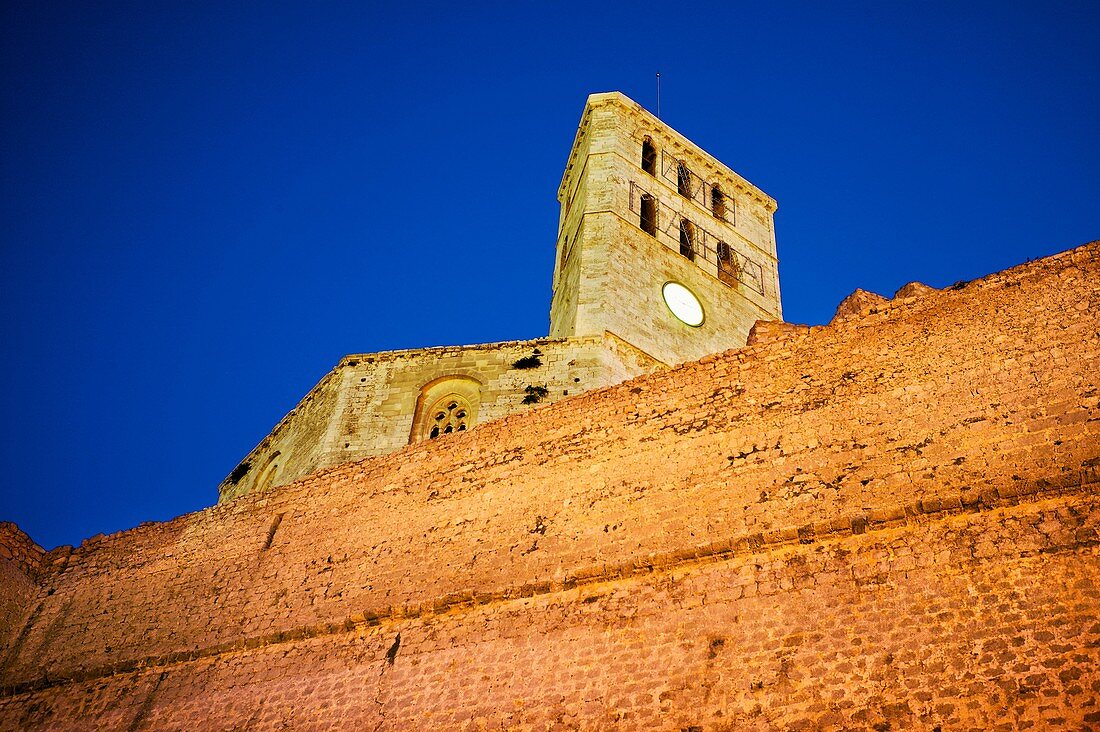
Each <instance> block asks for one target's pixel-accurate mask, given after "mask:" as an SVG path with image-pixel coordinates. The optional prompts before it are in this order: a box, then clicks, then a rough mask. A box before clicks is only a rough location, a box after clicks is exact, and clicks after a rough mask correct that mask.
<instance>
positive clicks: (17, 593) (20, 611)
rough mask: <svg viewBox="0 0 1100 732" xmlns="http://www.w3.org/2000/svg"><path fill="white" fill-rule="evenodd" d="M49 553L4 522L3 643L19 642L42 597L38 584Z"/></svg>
mask: <svg viewBox="0 0 1100 732" xmlns="http://www.w3.org/2000/svg"><path fill="white" fill-rule="evenodd" d="M44 557H45V552H44V551H43V550H42V547H40V546H38V545H37V544H35V543H34V542H33V541H31V538H30V537H29V536H27V535H26V534H25V533H23V531H22V530H21V529H20V528H19V527H18V526H16V525H15V524H13V523H11V522H9V521H0V643H2V644H4V646H8V645H10V644H11V643H13V642H14V641H15V637H14V633H15V632H17V630H18V629H19V628H22V627H23V625H24V622H25V621H26V619H27V616H28V615H29V614H30V612H31V605H32V603H33V601H34V598H35V596H37V594H38V585H37V583H36V582H35V580H36V578H37V577H38V573H39V570H40V569H41V568H42V563H43V558H44Z"/></svg>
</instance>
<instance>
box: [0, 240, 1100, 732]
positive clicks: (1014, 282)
mask: <svg viewBox="0 0 1100 732" xmlns="http://www.w3.org/2000/svg"><path fill="white" fill-rule="evenodd" d="M857 300H858V302H855V301H853V302H850V303H849V306H848V307H846V308H845V309H844V311H843V312H842V313H840V314H838V317H837V318H836V319H835V320H834V322H833V323H831V324H830V325H828V326H824V327H812V328H807V327H796V326H786V325H776V324H768V323H760V324H758V325H757V327H756V329H755V330H754V335H753V336H752V337H750V338H749V342H750V345H749V346H747V347H745V348H741V349H737V350H731V351H726V352H724V353H721V354H717V355H713V356H708V357H705V358H703V359H702V360H700V361H695V362H691V363H687V364H684V365H682V366H679V367H676V368H673V369H670V370H666V371H662V372H660V373H654V374H649V375H644V376H640V377H638V378H635V379H633V380H630V381H626V382H625V383H622V384H619V385H616V386H611V387H607V388H602V389H596V390H594V391H590V392H587V393H584V394H581V395H579V396H569V397H568V398H564V399H562V400H561V401H558V402H557V403H554V404H548V405H545V406H542V405H539V406H535V407H534V408H533V409H531V410H529V411H526V412H523V413H517V414H512V415H509V416H506V417H504V418H503V419H499V420H496V421H493V422H488V423H484V424H479V425H478V426H476V427H475V428H474V429H472V430H470V431H468V432H464V433H461V434H454V435H447V436H446V437H445V438H441V439H437V440H432V441H429V442H422V443H418V444H414V445H409V446H406V447H404V448H401V449H400V450H398V451H396V452H394V453H391V454H386V455H380V456H376V457H371V458H367V459H363V460H360V461H358V462H352V463H348V464H344V465H340V466H336V467H332V468H327V469H323V470H320V471H318V472H315V473H313V474H311V475H308V476H306V477H304V478H302V479H300V480H298V481H296V482H294V483H291V484H288V485H284V486H280V487H274V488H269V489H264V490H257V491H254V492H252V493H249V494H248V495H244V496H241V497H240V498H237V499H235V500H232V501H227V502H224V503H222V504H219V505H218V506H216V507H213V508H210V509H207V510H204V511H200V512H198V513H194V514H189V515H185V516H181V517H179V518H177V519H175V520H173V521H169V522H166V523H158V524H145V525H142V526H140V527H138V528H136V529H133V530H130V531H126V532H122V533H119V534H114V535H111V536H99V537H94V538H92V539H89V540H88V541H86V542H85V543H84V544H83V545H81V546H80V547H77V548H75V549H72V548H68V547H64V548H59V549H56V550H54V551H52V552H49V553H45V554H43V553H41V551H40V550H38V549H37V547H34V545H33V543H31V542H30V540H29V539H27V538H26V537H25V536H24V535H22V533H21V532H18V530H17V529H15V528H14V527H11V526H10V525H5V526H3V527H0V529H2V531H0V560H2V561H0V566H2V568H3V571H2V572H0V584H2V587H0V603H2V608H0V609H2V611H3V614H2V615H0V618H2V621H3V623H4V627H3V628H2V632H0V639H2V640H3V642H4V648H3V655H2V656H0V658H2V660H0V664H2V666H0V669H2V670H0V684H2V690H0V728H2V729H29V730H65V729H119V730H145V729H166V730H196V729H199V730H201V729H215V730H222V729H226V730H228V729H249V730H275V729H304V730H311V729H333V728H341V729H372V730H423V729H442V730H452V729H453V730H481V729H486V730H487V729H511V730H558V729H563V730H564V729H623V730H680V731H683V730H692V731H698V732H703V731H707V732H710V731H719V730H745V729H748V730H819V729H835V730H841V729H844V730H847V729H860V730H863V729H866V730H877V731H879V732H881V731H883V730H898V729H919V730H937V729H938V730H944V731H946V730H1002V729H1003V730H1015V729H1093V728H1100V669H1098V664H1097V659H1098V658H1100V564H1098V562H1097V559H1098V557H1097V553H1098V551H1100V549H1098V547H1100V541H1098V540H1100V534H1098V531H1100V492H1098V490H1097V487H1098V485H1100V386H1098V384H1097V381H1098V376H1097V371H1098V366H1100V315H1098V314H1100V243H1092V244H1088V245H1085V246H1082V247H1079V248H1077V249H1074V250H1071V251H1068V252H1065V253H1063V254H1060V255H1056V256H1054V257H1050V258H1047V259H1043V260H1039V261H1036V262H1031V263H1028V264H1026V265H1022V266H1020V267H1016V268H1014V269H1010V270H1007V271H1005V272H1001V273H998V274H994V275H991V276H988V277H986V278H983V279H981V280H977V281H973V282H970V283H959V284H957V285H955V286H952V287H951V288H947V289H945V290H942V291H934V290H930V289H928V288H923V287H916V286H913V287H907V288H903V291H902V292H899V294H898V295H897V296H896V297H895V298H894V299H892V300H879V299H876V298H857Z"/></svg>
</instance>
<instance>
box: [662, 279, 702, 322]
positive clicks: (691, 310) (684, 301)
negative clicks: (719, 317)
mask: <svg viewBox="0 0 1100 732" xmlns="http://www.w3.org/2000/svg"><path fill="white" fill-rule="evenodd" d="M661 295H662V296H664V298H665V305H668V309H669V310H671V311H672V314H673V315H675V316H676V319H677V320H679V321H680V322H681V323H684V324H685V325H690V326H692V327H693V328H698V327H699V326H700V325H702V324H703V306H702V304H701V303H700V302H699V298H697V297H695V293H694V292H692V291H691V290H689V289H688V288H686V287H684V286H683V285H681V284H680V283H679V282H666V283H665V285H664V287H662V288H661Z"/></svg>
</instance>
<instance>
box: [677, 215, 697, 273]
mask: <svg viewBox="0 0 1100 732" xmlns="http://www.w3.org/2000/svg"><path fill="white" fill-rule="evenodd" d="M680 254H682V255H683V256H685V257H687V258H688V259H690V260H691V261H693V262H694V261H695V227H694V226H692V225H691V222H690V221H688V220H687V219H680Z"/></svg>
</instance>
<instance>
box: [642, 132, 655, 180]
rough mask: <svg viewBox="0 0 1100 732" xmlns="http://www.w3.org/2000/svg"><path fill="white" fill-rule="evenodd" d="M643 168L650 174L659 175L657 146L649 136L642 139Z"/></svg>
mask: <svg viewBox="0 0 1100 732" xmlns="http://www.w3.org/2000/svg"><path fill="white" fill-rule="evenodd" d="M642 170H644V171H645V172H647V173H649V174H650V175H657V148H655V147H654V146H653V140H651V139H650V138H648V137H647V138H645V140H643V141H642Z"/></svg>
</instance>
